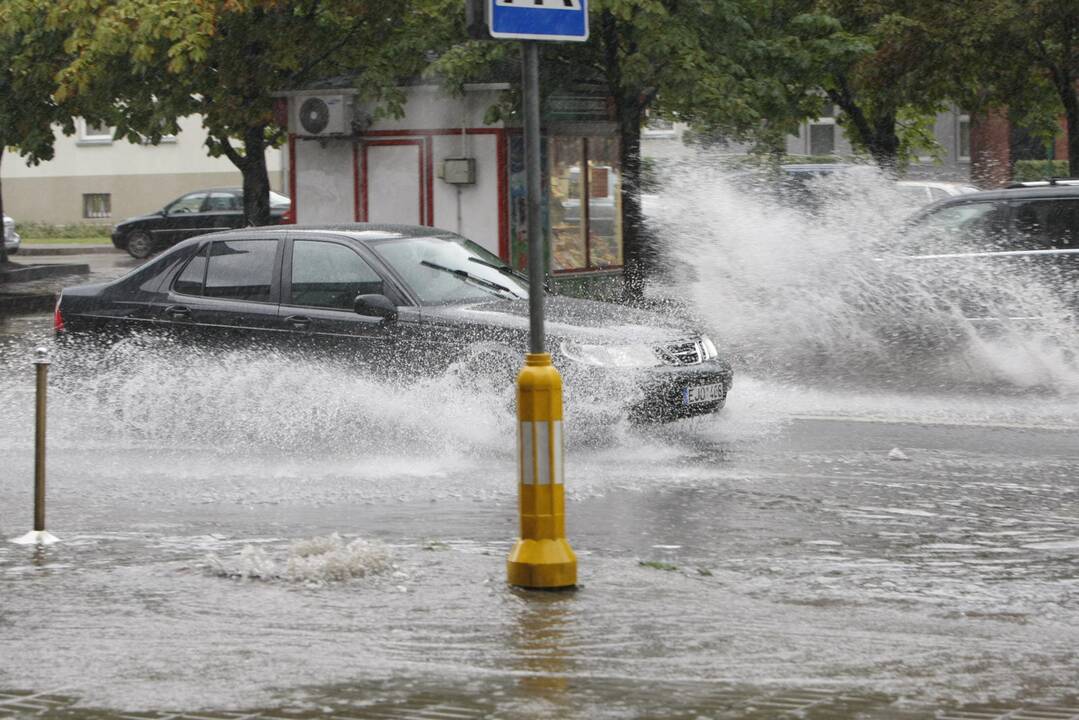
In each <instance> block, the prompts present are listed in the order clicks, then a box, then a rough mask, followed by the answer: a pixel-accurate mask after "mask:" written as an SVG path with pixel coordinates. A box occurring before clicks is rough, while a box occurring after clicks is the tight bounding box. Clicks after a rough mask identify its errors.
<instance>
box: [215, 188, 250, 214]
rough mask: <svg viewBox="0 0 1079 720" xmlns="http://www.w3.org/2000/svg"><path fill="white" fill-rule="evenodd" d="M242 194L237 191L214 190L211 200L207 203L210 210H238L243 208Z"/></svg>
mask: <svg viewBox="0 0 1079 720" xmlns="http://www.w3.org/2000/svg"><path fill="white" fill-rule="evenodd" d="M242 209H243V206H242V203H241V202H240V196H239V195H237V194H235V193H224V192H212V193H210V200H209V202H207V203H206V210H207V211H209V212H236V211H238V210H242Z"/></svg>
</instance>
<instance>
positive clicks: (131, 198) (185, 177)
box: [3, 171, 281, 225]
mask: <svg viewBox="0 0 1079 720" xmlns="http://www.w3.org/2000/svg"><path fill="white" fill-rule="evenodd" d="M240 184H241V179H240V173H239V171H237V172H222V173H185V174H176V173H172V174H167V175H79V176H71V177H43V178H25V177H24V178H5V179H4V185H3V192H4V212H5V213H7V214H8V215H9V216H11V217H13V218H15V222H16V223H25V222H45V223H54V224H65V223H97V224H102V225H115V224H116V223H118V222H120V221H121V220H125V219H127V218H129V217H132V216H134V215H145V214H146V213H150V212H153V211H154V210H160V209H161V208H162V207H163V206H164V205H165V203H167V202H169V201H170V200H173V199H175V198H176V197H178V196H180V195H182V194H184V193H186V192H190V191H191V190H198V189H200V188H208V187H239V185H240ZM270 187H272V188H273V189H274V190H276V191H278V192H280V191H281V173H279V172H276V173H271V174H270ZM84 193H87V194H89V193H108V194H110V195H111V196H112V214H111V216H110V217H108V218H100V219H86V218H83V216H82V211H83V204H82V203H83V200H82V196H83V194H84Z"/></svg>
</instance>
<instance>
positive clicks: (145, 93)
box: [48, 0, 441, 224]
mask: <svg viewBox="0 0 1079 720" xmlns="http://www.w3.org/2000/svg"><path fill="white" fill-rule="evenodd" d="M439 1H440V2H441V0H439ZM437 4H438V3H437V2H435V3H431V2H429V3H427V4H426V6H423V7H420V4H417V3H412V2H408V1H407V0H406V1H402V0H55V2H54V3H52V5H51V9H50V11H49V13H48V23H49V25H50V26H51V27H56V28H61V29H63V31H64V32H65V34H66V35H67V44H66V47H67V50H68V51H69V52H70V53H71V54H72V56H73V60H72V61H71V62H70V63H68V64H67V65H66V66H65V67H64V68H63V69H62V70H61V71H60V72H59V73H58V75H57V79H58V84H59V89H58V91H57V96H58V97H59V98H60V99H61V100H63V99H67V98H87V99H89V100H90V101H93V102H95V103H100V102H111V103H112V105H111V107H112V110H113V117H112V120H113V123H114V124H115V125H116V127H117V133H118V135H120V136H124V137H127V138H129V139H141V138H148V139H149V140H150V141H151V142H156V141H158V140H160V138H161V136H162V135H164V134H167V133H171V132H175V130H176V123H177V119H178V118H180V117H183V116H186V115H192V114H199V115H201V116H202V119H203V125H204V126H205V128H206V130H207V132H208V140H207V147H208V149H209V151H210V153H211V154H212V155H215V156H218V155H224V156H226V157H228V158H229V160H231V161H232V163H233V164H234V165H235V166H236V167H237V168H238V169H239V170H240V171H241V173H242V174H243V178H244V211H245V216H246V219H247V221H248V223H249V224H264V223H266V222H268V221H269V217H270V211H269V197H268V191H269V178H268V174H267V172H266V162H265V151H266V149H267V148H268V147H273V146H275V145H277V144H279V143H280V142H281V141H282V140H283V139H284V135H283V128H281V127H279V126H278V125H277V124H276V123H275V122H274V114H273V111H274V95H275V93H279V92H281V91H283V90H288V89H295V88H301V87H304V86H305V85H307V84H309V83H311V82H313V81H315V80H322V79H326V78H333V77H341V78H343V79H342V82H343V83H345V84H348V85H354V86H355V87H358V88H359V89H360V90H361V92H363V93H365V94H366V95H367V96H368V97H375V98H381V99H385V100H386V101H387V103H388V104H389V105H390V106H391V107H392V106H393V104H394V100H395V97H396V96H395V94H394V93H395V91H394V88H395V87H396V85H397V81H398V80H399V79H400V78H401V77H403V76H408V75H409V74H414V73H417V72H419V70H420V69H421V68H422V66H423V63H424V62H425V57H424V54H423V49H424V48H423V47H422V45H423V43H424V41H425V39H426V38H427V33H426V32H424V31H422V29H423V27H424V23H425V22H427V21H429V19H430V18H429V17H428V13H430V12H432V10H433V9H434V7H435V6H436V5H437Z"/></svg>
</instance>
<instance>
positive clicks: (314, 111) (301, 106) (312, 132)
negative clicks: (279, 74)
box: [292, 94, 356, 137]
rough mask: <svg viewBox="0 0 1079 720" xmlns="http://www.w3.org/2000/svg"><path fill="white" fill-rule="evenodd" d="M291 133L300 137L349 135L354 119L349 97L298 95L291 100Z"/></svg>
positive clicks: (351, 98) (353, 107) (354, 115)
mask: <svg viewBox="0 0 1079 720" xmlns="http://www.w3.org/2000/svg"><path fill="white" fill-rule="evenodd" d="M292 103H293V118H292V121H293V122H292V127H293V132H295V133H296V134H297V135H300V136H302V137H330V136H333V135H351V134H352V130H353V127H352V126H353V121H354V120H355V119H356V114H355V106H354V104H353V97H352V96H351V95H343V94H339V95H300V96H297V97H294V98H293V99H292Z"/></svg>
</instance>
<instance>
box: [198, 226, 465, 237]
mask: <svg viewBox="0 0 1079 720" xmlns="http://www.w3.org/2000/svg"><path fill="white" fill-rule="evenodd" d="M252 231H256V232H258V233H259V234H263V235H273V236H278V235H285V234H287V233H294V234H295V233H311V234H314V233H321V234H325V233H331V234H334V235H345V236H348V237H352V238H355V239H357V240H396V239H399V238H407V237H426V238H429V237H441V238H446V239H451V238H456V237H457V236H456V235H454V234H453V233H451V232H449V231H448V230H442V229H440V228H433V227H427V226H426V225H394V224H391V223H341V224H336V225H329V224H328V225H262V226H256V227H246V228H239V229H236V230H228V231H224V232H215V233H210V235H212V236H213V237H214V238H229V237H232V236H234V235H247V234H249V233H251V232H252ZM198 237H199V238H203V237H206V235H199V236H198ZM191 239H192V240H194V239H195V238H191Z"/></svg>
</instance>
